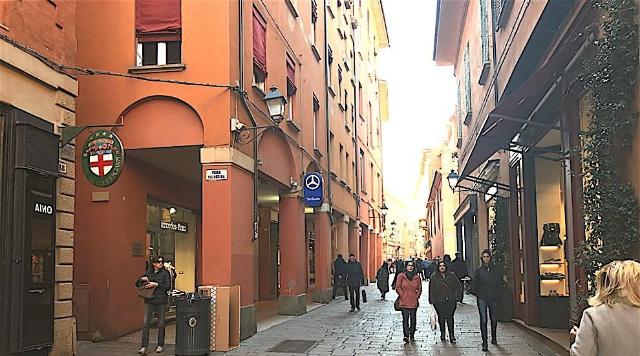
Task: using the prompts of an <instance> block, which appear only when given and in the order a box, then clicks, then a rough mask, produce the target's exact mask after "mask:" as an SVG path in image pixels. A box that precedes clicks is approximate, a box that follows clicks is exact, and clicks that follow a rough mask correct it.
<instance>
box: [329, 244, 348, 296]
mask: <svg viewBox="0 0 640 356" xmlns="http://www.w3.org/2000/svg"><path fill="white" fill-rule="evenodd" d="M346 267H347V262H346V261H345V260H344V258H342V255H341V254H338V257H337V258H336V260H335V261H334V262H333V297H332V299H336V291H337V290H338V288H342V292H343V293H342V294H343V295H344V300H348V299H349V294H347V283H346V282H347V275H346V271H345V268H346Z"/></svg>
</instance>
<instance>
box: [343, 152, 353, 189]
mask: <svg viewBox="0 0 640 356" xmlns="http://www.w3.org/2000/svg"><path fill="white" fill-rule="evenodd" d="M344 158H345V159H344V164H345V169H346V171H345V179H344V180H345V182H348V184H349V185H351V184H352V183H353V180H352V179H353V178H352V175H351V172H352V171H350V169H351V161H350V160H349V153H348V152H347V153H345V157H344Z"/></svg>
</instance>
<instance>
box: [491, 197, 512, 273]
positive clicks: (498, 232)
mask: <svg viewBox="0 0 640 356" xmlns="http://www.w3.org/2000/svg"><path fill="white" fill-rule="evenodd" d="M494 199H496V201H495V213H496V216H495V219H493V221H492V222H491V225H490V226H489V247H490V248H491V255H492V256H493V258H492V259H493V262H494V263H495V264H496V266H500V267H501V268H502V278H503V279H504V278H505V277H506V275H507V269H508V261H507V258H508V256H509V254H508V251H507V249H508V248H509V226H508V221H509V216H508V214H509V212H508V200H507V199H505V198H501V197H495V198H494Z"/></svg>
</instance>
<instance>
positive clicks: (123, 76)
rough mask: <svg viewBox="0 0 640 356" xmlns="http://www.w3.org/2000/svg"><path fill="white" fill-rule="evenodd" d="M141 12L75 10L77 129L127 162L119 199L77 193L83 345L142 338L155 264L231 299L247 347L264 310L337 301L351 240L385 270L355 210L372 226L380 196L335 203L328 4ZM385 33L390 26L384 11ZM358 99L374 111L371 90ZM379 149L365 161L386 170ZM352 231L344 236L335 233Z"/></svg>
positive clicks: (87, 186) (102, 4)
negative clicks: (314, 181) (317, 195)
mask: <svg viewBox="0 0 640 356" xmlns="http://www.w3.org/2000/svg"><path fill="white" fill-rule="evenodd" d="M149 3H150V2H149V1H144V0H142V1H140V0H138V1H121V2H111V1H90V2H79V3H78V5H77V29H78V32H77V33H78V34H77V38H78V57H77V63H78V66H79V67H82V68H88V69H91V70H87V71H83V72H82V73H83V74H84V75H81V76H80V78H79V91H80V96H79V101H78V124H79V125H104V126H107V128H112V130H113V132H115V133H116V134H117V135H118V136H119V137H120V139H121V141H122V145H123V147H124V157H125V158H124V164H123V166H122V172H121V175H120V177H119V178H118V179H117V181H115V183H113V184H112V185H110V186H107V187H103V188H101V187H97V186H95V185H92V184H91V183H90V182H89V180H88V179H85V178H84V177H80V179H78V181H77V187H76V193H77V200H76V206H77V215H76V245H75V246H76V254H75V264H76V266H77V268H76V270H75V273H74V287H75V289H74V314H75V315H76V316H77V320H78V322H77V329H78V335H79V337H80V338H84V339H89V338H93V339H99V338H105V339H109V338H114V337H117V336H120V335H124V334H126V333H129V332H131V331H133V330H135V329H138V328H139V327H141V325H142V316H143V315H142V300H141V299H140V298H138V297H137V295H136V291H135V289H134V288H133V287H132V283H133V281H135V279H136V278H137V277H138V276H139V275H140V274H142V273H143V271H144V269H145V268H146V266H147V261H148V258H149V257H150V256H151V255H155V254H159V255H162V256H164V257H165V259H166V260H171V261H172V264H173V265H174V266H175V271H176V279H175V284H174V288H175V289H177V290H181V291H185V292H192V291H194V290H196V289H197V286H200V285H239V286H240V291H241V308H240V309H241V310H240V315H241V337H242V338H243V339H244V338H247V337H249V336H251V335H253V334H254V333H255V332H256V314H258V315H260V311H261V308H263V307H265V306H266V307H268V306H269V305H274V306H275V305H277V310H278V313H280V314H285V315H300V314H303V313H305V312H306V304H307V302H308V301H311V300H313V301H318V302H328V301H330V300H331V279H332V276H331V273H332V272H331V262H332V260H333V258H334V257H335V254H336V252H337V251H341V250H340V248H338V246H339V244H340V243H342V244H343V245H340V246H343V247H344V237H347V241H348V242H351V243H352V245H351V244H349V245H348V248H347V249H346V251H360V253H361V255H360V258H361V260H362V261H363V266H364V264H365V263H367V262H368V261H371V262H369V263H370V264H371V265H372V266H373V264H374V262H375V263H377V262H378V261H379V260H380V257H379V256H377V255H376V252H375V251H377V250H378V249H377V247H376V244H377V243H380V244H381V240H380V238H379V237H377V236H376V238H374V239H371V240H369V238H368V237H369V235H368V232H369V226H372V222H370V221H369V220H368V216H369V210H367V209H366V208H363V207H362V206H363V203H362V201H365V202H366V203H367V206H371V207H372V209H370V210H374V211H377V212H378V213H379V212H380V207H381V206H382V185H381V183H379V184H377V185H371V186H369V187H368V190H365V191H363V194H355V193H356V192H355V191H354V192H352V193H351V194H348V195H347V194H343V195H341V194H340V193H338V192H336V189H333V186H334V184H333V183H332V182H333V181H334V180H335V178H332V175H331V172H332V170H333V166H332V165H335V164H337V163H334V162H331V159H333V157H334V154H335V151H336V150H337V147H339V146H338V145H337V142H335V138H334V135H332V133H333V131H332V127H333V126H332V125H333V122H334V121H337V120H342V118H341V116H340V117H336V113H335V110H334V108H333V107H331V105H330V102H331V100H332V99H331V95H332V94H331V90H330V89H329V88H330V84H329V83H330V82H331V78H330V77H329V76H331V74H330V69H331V65H330V63H329V62H330V61H329V59H328V57H329V58H330V55H331V53H330V51H329V46H328V43H330V41H331V40H327V38H330V36H331V35H328V34H327V32H328V31H327V30H328V28H329V25H326V26H325V24H326V23H330V21H331V20H330V19H329V17H328V16H331V15H328V10H329V8H330V7H332V6H335V4H334V3H333V2H330V3H329V2H327V3H326V4H325V2H323V1H317V2H316V1H308V2H307V1H293V0H292V1H284V2H263V1H206V2H204V1H203V2H195V1H180V0H168V1H165V2H163V3H162V6H159V7H156V8H153V7H147V6H148V5H149ZM325 5H326V6H325ZM352 6H354V7H358V6H357V5H356V4H354V5H352ZM364 6H365V5H364V4H363V5H362V7H363V8H364ZM374 10H375V9H374ZM371 11H372V10H371ZM205 14H209V15H205ZM379 17H380V18H382V23H383V25H384V17H383V15H382V13H381V8H380V11H379ZM159 19H160V20H159ZM349 19H351V17H349ZM349 26H350V27H349V28H352V27H351V25H349ZM354 31H355V29H354ZM371 31H373V30H371ZM385 36H386V32H385ZM333 58H334V61H335V58H336V54H335V52H334V54H333ZM374 63H375V62H374ZM371 72H375V67H372V68H371V69H370V72H369V73H371ZM271 87H277V89H278V91H279V92H281V93H283V95H284V96H286V98H287V100H288V103H287V105H286V111H285V114H284V120H283V121H282V123H280V124H279V126H278V125H275V124H274V122H273V121H272V119H271V118H270V116H269V115H268V109H267V106H266V105H265V103H264V101H263V98H264V96H265V93H268V92H269V91H270V88H271ZM363 88H365V89H366V90H367V91H369V92H370V93H371V94H367V95H370V96H371V98H372V99H370V100H373V97H374V94H373V93H375V91H376V90H377V88H378V84H377V76H376V80H375V81H374V80H371V81H368V82H364V83H363ZM350 98H352V99H355V96H350ZM377 107H378V106H377V104H376V105H375V106H374V105H373V104H372V105H371V108H372V109H371V111H372V112H373V111H375V110H378V109H377ZM371 116H373V114H372V115H371ZM371 116H369V117H371ZM362 121H364V123H365V124H366V120H362ZM112 125H113V126H112ZM365 126H368V125H365ZM256 127H260V128H258V129H255V128H256ZM363 131H370V129H369V128H367V129H363ZM89 134H90V132H85V133H83V134H82V135H80V136H79V137H78V138H77V139H76V140H77V142H79V143H80V144H82V143H84V142H85V141H86V139H87V137H88V136H89ZM356 147H357V146H356ZM377 147H378V148H377V150H378V151H372V152H377V153H369V152H367V154H366V155H365V160H366V162H367V163H368V164H371V163H375V166H376V167H379V166H380V160H379V157H380V156H379V149H380V145H378V146H377ZM349 149H350V150H352V151H351V154H350V156H351V157H352V158H353V159H355V158H356V155H355V149H354V147H349ZM367 157H368V159H367ZM371 157H377V158H371ZM76 159H78V160H82V159H83V157H82V152H78V153H77V155H76ZM370 167H371V166H369V168H370ZM380 171H381V170H380V169H378V170H374V174H376V173H378V172H380ZM313 172H318V173H320V174H321V175H322V177H323V181H324V183H325V184H324V193H323V195H324V199H323V200H324V201H323V204H322V205H321V206H319V207H316V208H309V207H306V208H305V204H304V201H303V190H302V187H303V185H304V177H305V174H307V173H313ZM357 173H358V171H357V170H355V171H352V172H351V176H355V175H356V174H357ZM374 176H375V175H374ZM347 179H348V178H347ZM373 187H376V189H377V191H376V192H375V193H373V189H374V188H373ZM364 193H366V195H367V197H365V198H363V197H362V196H363V195H365V194H364ZM369 195H371V196H374V195H375V196H376V198H375V200H373V199H371V200H370V199H369V198H368V196H369ZM358 202H360V203H358ZM356 207H359V208H360V211H364V212H365V213H364V214H361V215H358V210H357V209H356ZM339 215H343V216H347V218H344V217H342V218H341V219H336V217H337V216H339ZM371 216H373V214H371ZM358 219H359V220H358ZM347 220H348V221H349V224H348V225H349V226H352V228H351V229H349V228H345V227H344V225H340V224H345V221H347ZM351 220H353V222H351ZM377 220H379V221H381V219H377ZM176 226H181V228H179V229H176V228H174V227H176ZM358 227H359V229H358ZM376 229H377V230H376ZM371 231H372V232H374V233H377V232H379V231H381V228H380V227H379V226H376V227H372V228H371ZM341 236H342V240H341V238H340V237H341ZM349 238H351V239H350V240H349ZM378 240H380V241H378ZM356 246H357V247H359V248H356ZM352 247H353V248H352ZM346 251H343V253H345V252H346ZM369 274H370V275H371V273H369Z"/></svg>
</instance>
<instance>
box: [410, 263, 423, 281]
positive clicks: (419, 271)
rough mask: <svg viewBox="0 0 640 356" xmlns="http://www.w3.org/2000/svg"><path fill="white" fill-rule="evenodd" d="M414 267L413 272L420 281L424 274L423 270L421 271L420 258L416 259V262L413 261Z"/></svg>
mask: <svg viewBox="0 0 640 356" xmlns="http://www.w3.org/2000/svg"><path fill="white" fill-rule="evenodd" d="M413 262H414V263H415V265H416V267H415V270H416V272H417V274H418V277H420V279H422V276H423V274H424V270H423V269H422V258H418V259H417V260H415V261H413Z"/></svg>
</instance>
